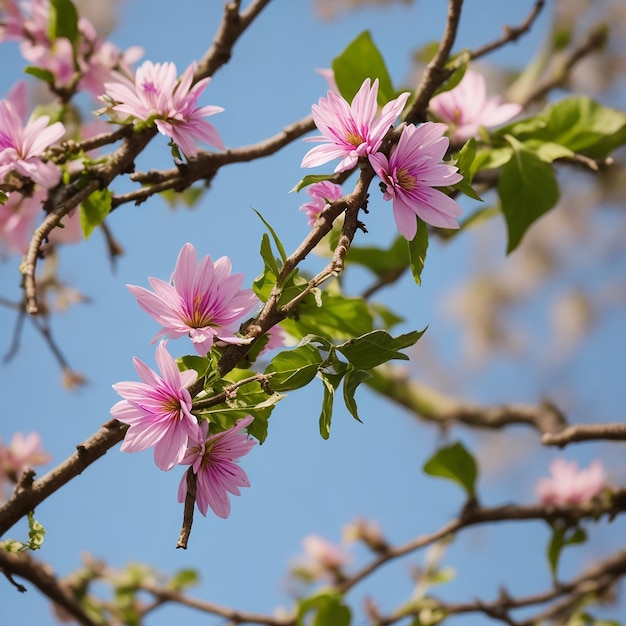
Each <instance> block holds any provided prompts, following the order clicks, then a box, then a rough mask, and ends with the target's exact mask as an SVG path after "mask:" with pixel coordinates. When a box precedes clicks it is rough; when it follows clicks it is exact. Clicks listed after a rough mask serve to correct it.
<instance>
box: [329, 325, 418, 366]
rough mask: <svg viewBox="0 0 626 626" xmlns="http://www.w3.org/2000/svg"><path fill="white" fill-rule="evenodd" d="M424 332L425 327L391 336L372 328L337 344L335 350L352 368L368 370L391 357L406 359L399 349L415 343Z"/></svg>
mask: <svg viewBox="0 0 626 626" xmlns="http://www.w3.org/2000/svg"><path fill="white" fill-rule="evenodd" d="M424 332H426V329H424V330H422V331H417V330H416V331H413V332H410V333H406V334H404V335H399V336H398V337H392V336H391V335H390V334H389V333H388V332H386V331H384V330H373V331H371V332H369V333H367V334H366V335H362V336H361V337H355V338H354V339H350V340H348V341H346V342H345V343H342V344H340V345H338V346H337V350H338V351H339V352H341V354H342V355H343V356H344V357H345V358H346V359H348V361H349V362H350V364H351V365H352V367H353V368H355V369H362V370H369V369H372V368H373V367H376V366H377V365H381V364H382V363H386V362H387V361H391V360H392V359H402V360H404V361H408V360H409V357H408V356H407V355H406V354H403V353H402V352H400V350H402V349H404V348H408V347H409V346H412V345H414V344H415V343H417V341H418V340H419V338H420V337H421V336H422V335H423V334H424Z"/></svg>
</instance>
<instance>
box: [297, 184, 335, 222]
mask: <svg viewBox="0 0 626 626" xmlns="http://www.w3.org/2000/svg"><path fill="white" fill-rule="evenodd" d="M306 192H307V194H309V196H311V201H310V202H305V203H304V204H303V205H302V206H301V207H300V210H301V211H303V212H304V213H305V214H306V216H307V217H308V218H309V221H308V224H309V226H315V222H316V221H317V216H318V215H319V214H320V213H321V212H322V211H323V210H324V209H325V208H326V207H327V206H328V201H329V200H339V198H341V196H342V195H343V192H342V191H341V187H340V186H339V185H336V184H335V183H331V182H330V181H329V180H323V181H321V182H319V183H313V184H312V185H309V186H308V187H307V190H306Z"/></svg>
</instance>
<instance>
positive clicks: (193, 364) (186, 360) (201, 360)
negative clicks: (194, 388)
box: [176, 354, 215, 378]
mask: <svg viewBox="0 0 626 626" xmlns="http://www.w3.org/2000/svg"><path fill="white" fill-rule="evenodd" d="M176 362H177V364H178V369H179V370H180V371H181V372H182V371H183V370H194V371H195V372H197V374H198V378H200V377H201V376H204V374H205V373H206V371H207V370H208V369H209V368H210V367H213V366H214V365H215V363H214V361H213V359H212V358H211V357H209V356H197V355H193V354H189V355H187V356H182V357H179V358H178V359H176Z"/></svg>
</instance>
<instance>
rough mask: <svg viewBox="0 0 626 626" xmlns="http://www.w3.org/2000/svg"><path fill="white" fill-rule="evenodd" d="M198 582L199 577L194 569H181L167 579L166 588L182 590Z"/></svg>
mask: <svg viewBox="0 0 626 626" xmlns="http://www.w3.org/2000/svg"><path fill="white" fill-rule="evenodd" d="M199 582H200V577H199V576H198V572H196V570H195V569H181V570H179V571H178V572H176V573H175V574H174V576H172V578H170V579H169V581H168V583H167V588H168V589H170V590H171V591H184V590H185V589H189V587H193V585H197V584H198V583H199Z"/></svg>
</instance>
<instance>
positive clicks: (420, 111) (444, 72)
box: [405, 0, 463, 124]
mask: <svg viewBox="0 0 626 626" xmlns="http://www.w3.org/2000/svg"><path fill="white" fill-rule="evenodd" d="M462 6H463V0H449V2H448V17H447V19H446V27H445V29H444V32H443V36H442V38H441V41H440V42H439V47H438V48H437V52H436V53H435V56H434V57H433V58H432V59H431V61H430V62H429V63H428V65H427V66H426V69H425V70H424V75H423V77H422V81H421V83H420V85H419V87H418V88H417V91H416V92H415V99H414V100H413V103H412V104H411V108H410V109H409V111H408V113H407V114H406V117H405V121H406V122H407V123H408V124H419V123H420V122H425V121H426V110H427V109H428V103H429V102H430V99H431V98H432V96H433V94H434V93H435V91H436V90H437V87H439V86H440V85H441V84H442V83H443V82H444V81H445V80H446V79H447V78H448V77H449V76H450V74H451V73H452V70H448V69H446V63H447V62H448V57H449V56H450V52H451V50H452V46H453V45H454V40H455V39H456V33H457V30H458V27H459V20H460V19H461V8H462Z"/></svg>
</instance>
